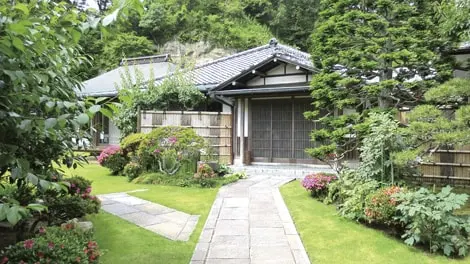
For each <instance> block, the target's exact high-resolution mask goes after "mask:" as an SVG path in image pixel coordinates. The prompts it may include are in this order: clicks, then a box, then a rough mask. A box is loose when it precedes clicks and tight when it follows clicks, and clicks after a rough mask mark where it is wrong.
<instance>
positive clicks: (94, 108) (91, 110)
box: [89, 105, 101, 114]
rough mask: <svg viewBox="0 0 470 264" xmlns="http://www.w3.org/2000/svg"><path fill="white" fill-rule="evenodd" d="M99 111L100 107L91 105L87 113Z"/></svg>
mask: <svg viewBox="0 0 470 264" xmlns="http://www.w3.org/2000/svg"><path fill="white" fill-rule="evenodd" d="M100 109H101V105H93V106H91V107H90V109H89V111H90V112H91V113H92V114H95V113H96V112H98V111H100Z"/></svg>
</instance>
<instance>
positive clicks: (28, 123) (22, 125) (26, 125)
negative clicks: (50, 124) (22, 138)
mask: <svg viewBox="0 0 470 264" xmlns="http://www.w3.org/2000/svg"><path fill="white" fill-rule="evenodd" d="M18 127H19V128H20V129H21V130H29V129H30V128H31V120H29V119H26V120H23V121H21V123H20V125H19V126H18Z"/></svg>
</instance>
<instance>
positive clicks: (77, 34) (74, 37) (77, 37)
mask: <svg viewBox="0 0 470 264" xmlns="http://www.w3.org/2000/svg"><path fill="white" fill-rule="evenodd" d="M70 34H71V35H72V40H73V42H74V43H78V41H80V37H81V36H82V34H81V33H80V32H79V31H77V30H75V29H72V30H71V31H70Z"/></svg>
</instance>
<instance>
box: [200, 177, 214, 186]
mask: <svg viewBox="0 0 470 264" xmlns="http://www.w3.org/2000/svg"><path fill="white" fill-rule="evenodd" d="M196 182H197V183H198V184H199V185H200V186H201V187H203V188H214V187H215V186H217V181H216V180H215V179H211V178H202V179H197V180H196Z"/></svg>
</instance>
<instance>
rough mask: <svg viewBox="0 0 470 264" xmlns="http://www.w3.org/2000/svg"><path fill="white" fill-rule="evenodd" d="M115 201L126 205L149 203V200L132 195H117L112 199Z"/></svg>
mask: <svg viewBox="0 0 470 264" xmlns="http://www.w3.org/2000/svg"><path fill="white" fill-rule="evenodd" d="M113 200H114V201H116V202H119V203H123V204H127V205H139V204H150V202H149V201H146V200H142V199H139V198H136V197H133V196H127V197H117V198H114V199H113Z"/></svg>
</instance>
